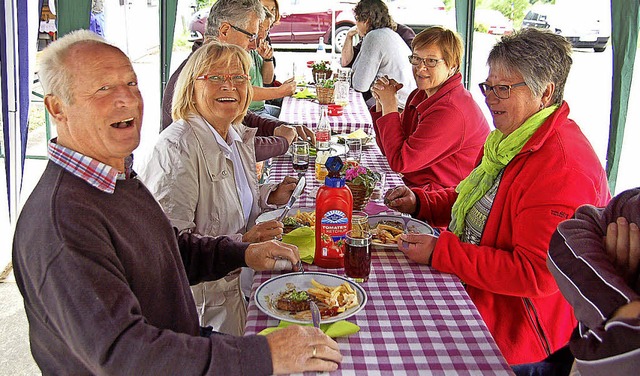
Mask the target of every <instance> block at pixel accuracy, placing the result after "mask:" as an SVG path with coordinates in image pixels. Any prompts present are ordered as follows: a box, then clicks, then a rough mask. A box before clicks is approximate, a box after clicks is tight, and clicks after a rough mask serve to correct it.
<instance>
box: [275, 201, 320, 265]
mask: <svg viewBox="0 0 640 376" xmlns="http://www.w3.org/2000/svg"><path fill="white" fill-rule="evenodd" d="M292 210H293V209H292ZM282 241H283V242H284V243H287V244H293V245H295V246H298V252H300V259H301V260H302V262H305V263H307V264H311V263H313V256H314V255H315V252H316V233H315V232H314V231H313V230H312V229H311V228H310V227H307V226H304V227H298V228H297V229H295V230H293V231H291V232H290V233H288V234H284V235H283V236H282Z"/></svg>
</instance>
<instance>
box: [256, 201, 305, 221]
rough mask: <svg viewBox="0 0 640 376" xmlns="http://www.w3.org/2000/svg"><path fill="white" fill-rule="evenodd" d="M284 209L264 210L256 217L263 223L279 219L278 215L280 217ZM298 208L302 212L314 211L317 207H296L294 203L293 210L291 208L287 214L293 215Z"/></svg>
mask: <svg viewBox="0 0 640 376" xmlns="http://www.w3.org/2000/svg"><path fill="white" fill-rule="evenodd" d="M283 210H284V209H276V210H273V211H268V212H264V213H262V214H260V215H259V216H258V218H256V223H262V222H266V221H270V220H272V219H278V217H280V214H282V211H283ZM298 210H300V211H301V212H312V211H315V210H316V209H315V208H296V206H295V204H293V207H292V208H291V210H289V213H288V214H287V216H293V215H294V214H296V212H297V211H298Z"/></svg>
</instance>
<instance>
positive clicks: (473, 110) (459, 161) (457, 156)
mask: <svg viewBox="0 0 640 376" xmlns="http://www.w3.org/2000/svg"><path fill="white" fill-rule="evenodd" d="M461 79H462V76H461V75H460V74H459V73H457V74H455V75H453V76H452V77H451V78H449V80H447V81H446V82H445V83H444V84H443V85H442V87H441V88H440V89H439V90H438V91H437V92H436V93H435V94H433V95H432V96H430V97H428V98H427V94H426V93H425V91H424V90H419V89H416V90H414V91H413V92H412V93H411V94H410V95H409V98H408V99H407V105H406V107H405V109H404V112H403V113H402V114H398V113H397V112H393V113H390V114H387V115H385V116H382V113H381V112H372V114H371V115H372V117H373V124H374V129H375V132H376V142H377V143H378V146H379V147H380V150H381V151H382V153H383V154H384V155H386V157H387V161H389V166H391V169H392V170H393V171H395V172H399V173H401V174H402V175H403V180H404V183H405V184H406V185H408V186H409V187H424V186H425V185H430V186H431V188H432V189H439V188H445V187H455V186H456V185H458V183H460V181H461V180H462V179H464V178H465V177H466V176H467V175H469V173H470V172H471V170H473V167H474V163H475V160H476V157H477V156H478V153H479V152H480V151H481V150H482V145H484V142H485V140H486V138H487V135H488V134H489V124H488V123H487V120H486V119H485V117H484V115H483V114H482V111H480V107H478V105H477V104H476V102H475V101H474V100H473V97H471V94H470V93H469V92H468V91H467V90H465V88H464V87H463V86H462V83H461Z"/></svg>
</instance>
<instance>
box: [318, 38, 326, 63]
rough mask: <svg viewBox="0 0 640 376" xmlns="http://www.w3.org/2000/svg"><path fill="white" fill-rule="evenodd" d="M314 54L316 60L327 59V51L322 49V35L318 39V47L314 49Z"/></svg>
mask: <svg viewBox="0 0 640 376" xmlns="http://www.w3.org/2000/svg"><path fill="white" fill-rule="evenodd" d="M316 55H317V57H316V60H317V61H324V60H327V51H326V50H325V49H324V37H320V39H318V48H317V49H316Z"/></svg>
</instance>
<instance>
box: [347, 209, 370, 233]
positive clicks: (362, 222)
mask: <svg viewBox="0 0 640 376" xmlns="http://www.w3.org/2000/svg"><path fill="white" fill-rule="evenodd" d="M369 230H370V227H369V215H368V214H367V213H365V212H363V211H354V212H353V213H352V214H351V231H353V233H354V234H360V233H362V232H363V231H366V232H368V231H369Z"/></svg>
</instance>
